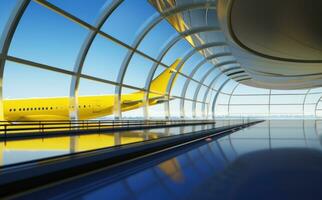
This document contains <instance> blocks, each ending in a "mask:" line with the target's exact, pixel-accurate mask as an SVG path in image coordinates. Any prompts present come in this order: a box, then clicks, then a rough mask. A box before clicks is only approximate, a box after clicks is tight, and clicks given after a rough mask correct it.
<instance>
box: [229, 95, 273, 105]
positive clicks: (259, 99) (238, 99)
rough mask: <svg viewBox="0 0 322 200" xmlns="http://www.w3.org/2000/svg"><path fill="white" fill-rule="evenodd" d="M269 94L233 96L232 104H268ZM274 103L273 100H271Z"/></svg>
mask: <svg viewBox="0 0 322 200" xmlns="http://www.w3.org/2000/svg"><path fill="white" fill-rule="evenodd" d="M268 97H269V96H268V95H263V96H232V97H231V100H230V103H231V104H268ZM271 103H272V102H271Z"/></svg>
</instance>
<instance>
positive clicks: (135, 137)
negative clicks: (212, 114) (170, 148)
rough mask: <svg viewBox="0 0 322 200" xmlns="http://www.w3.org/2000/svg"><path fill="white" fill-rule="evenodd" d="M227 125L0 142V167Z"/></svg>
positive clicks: (223, 123) (224, 123)
mask: <svg viewBox="0 0 322 200" xmlns="http://www.w3.org/2000/svg"><path fill="white" fill-rule="evenodd" d="M234 123H240V121H233V122H230V124H234ZM226 124H228V123H227V122H222V123H218V124H216V125H212V124H209V125H197V126H182V127H170V128H159V129H150V130H142V131H128V132H126V131H123V132H118V133H106V134H104V133H101V134H89V135H79V136H70V137H69V136H68V137H52V138H38V139H26V140H12V141H2V142H0V166H3V165H9V164H15V163H19V162H24V161H29V160H34V159H41V158H46V157H52V156H57V155H63V154H69V153H73V152H81V151H87V150H93V149H99V148H104V147H112V146H115V145H122V144H129V143H133V142H141V141H145V140H151V139H157V138H160V137H166V136H171V135H178V134H184V133H190V132H193V131H199V130H204V129H209V128H213V127H214V126H216V127H218V126H222V125H226Z"/></svg>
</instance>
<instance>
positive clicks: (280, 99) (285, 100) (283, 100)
mask: <svg viewBox="0 0 322 200" xmlns="http://www.w3.org/2000/svg"><path fill="white" fill-rule="evenodd" d="M303 101H304V95H271V104H303Z"/></svg>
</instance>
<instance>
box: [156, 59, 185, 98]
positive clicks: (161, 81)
mask: <svg viewBox="0 0 322 200" xmlns="http://www.w3.org/2000/svg"><path fill="white" fill-rule="evenodd" d="M180 61H181V59H177V60H176V61H174V63H172V64H171V66H170V67H169V68H168V69H166V70H164V71H163V72H162V73H161V74H160V75H159V76H157V77H156V78H155V79H153V80H152V82H151V86H150V90H151V91H155V92H158V93H162V94H165V93H166V91H167V87H168V84H169V81H170V79H171V75H172V73H177V72H178V71H179V72H180V71H181V68H182V66H181V67H180V69H178V71H177V69H176V68H177V67H178V65H179V64H180ZM176 79H177V74H176V75H175V77H174V80H173V82H172V85H173V84H174V83H175V81H176ZM172 85H171V87H172Z"/></svg>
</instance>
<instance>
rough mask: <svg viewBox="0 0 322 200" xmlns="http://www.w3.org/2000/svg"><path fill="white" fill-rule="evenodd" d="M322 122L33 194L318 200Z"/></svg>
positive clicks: (268, 128)
mask: <svg viewBox="0 0 322 200" xmlns="http://www.w3.org/2000/svg"><path fill="white" fill-rule="evenodd" d="M321 125H322V122H321V121H295V120H290V121H285V120H284V121H266V122H263V123H260V124H257V125H255V126H252V127H249V128H246V129H243V130H240V131H237V132H235V133H232V134H231V135H228V136H224V137H221V138H219V139H217V140H212V141H204V142H202V143H201V144H195V145H194V146H191V147H189V148H188V149H184V150H180V151H179V152H178V151H177V152H171V153H167V155H163V156H161V157H160V158H158V159H155V160H150V161H148V162H142V163H141V164H137V165H133V166H132V167H131V169H129V167H128V168H125V169H123V168H120V169H118V171H117V172H115V171H109V170H103V171H99V172H97V173H94V174H91V175H87V176H83V177H79V178H78V179H74V180H72V181H69V182H65V183H63V184H60V185H56V186H53V187H51V188H47V189H46V188H45V189H44V190H42V191H38V192H34V193H32V194H29V195H31V196H26V197H25V198H32V197H33V198H36V197H38V198H44V197H48V198H49V197H50V198H52V199H322V191H321V188H322V151H321V144H322V126H321Z"/></svg>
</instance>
